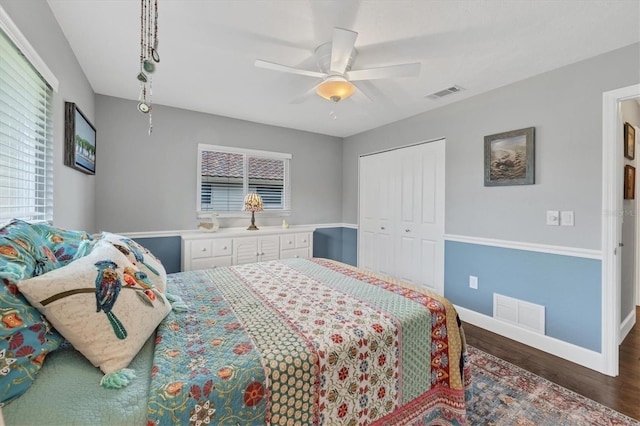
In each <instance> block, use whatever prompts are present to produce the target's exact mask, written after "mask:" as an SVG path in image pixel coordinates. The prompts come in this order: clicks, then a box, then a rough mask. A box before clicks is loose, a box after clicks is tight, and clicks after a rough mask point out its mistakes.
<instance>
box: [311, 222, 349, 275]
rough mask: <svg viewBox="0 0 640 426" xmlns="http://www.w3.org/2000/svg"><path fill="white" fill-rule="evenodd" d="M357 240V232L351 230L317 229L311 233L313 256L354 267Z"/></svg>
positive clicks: (342, 228)
mask: <svg viewBox="0 0 640 426" xmlns="http://www.w3.org/2000/svg"><path fill="white" fill-rule="evenodd" d="M357 240H358V239H357V231H356V230H355V229H352V228H345V227H341V226H340V227H335V228H318V229H316V230H315V232H314V233H313V256H314V257H324V258H327V259H333V260H337V261H339V262H344V263H348V264H350V265H353V266H355V265H356V263H357V248H356V246H357V242H358V241H357Z"/></svg>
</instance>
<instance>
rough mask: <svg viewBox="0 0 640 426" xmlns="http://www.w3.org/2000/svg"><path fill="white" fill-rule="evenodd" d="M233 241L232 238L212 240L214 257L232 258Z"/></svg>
mask: <svg viewBox="0 0 640 426" xmlns="http://www.w3.org/2000/svg"><path fill="white" fill-rule="evenodd" d="M232 241H233V240H232V239H231V238H223V239H218V240H211V255H212V256H231V253H233V242H232Z"/></svg>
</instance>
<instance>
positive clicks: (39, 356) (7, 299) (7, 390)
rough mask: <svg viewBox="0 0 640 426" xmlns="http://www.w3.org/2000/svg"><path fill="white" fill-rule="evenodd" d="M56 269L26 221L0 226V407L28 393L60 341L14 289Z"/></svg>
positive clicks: (51, 256)
mask: <svg viewBox="0 0 640 426" xmlns="http://www.w3.org/2000/svg"><path fill="white" fill-rule="evenodd" d="M57 265H58V261H57V259H56V257H55V256H54V254H53V253H52V251H51V249H49V248H48V246H47V244H46V242H45V241H44V240H43V239H42V238H41V237H40V235H39V234H38V233H37V232H35V230H34V229H33V228H32V225H30V224H29V223H26V222H23V221H20V220H14V221H12V222H11V223H9V224H8V225H6V226H4V227H2V228H0V282H1V284H0V406H2V405H5V404H6V403H7V402H9V401H11V400H13V399H14V398H16V397H18V396H20V395H22V394H23V393H24V392H26V391H27V389H28V388H29V386H30V385H31V383H32V381H33V380H34V378H35V375H36V373H37V372H38V370H39V369H40V367H41V366H42V362H43V360H44V358H45V356H46V355H47V354H48V353H49V352H51V351H53V350H55V349H57V348H58V346H60V343H61V342H62V337H61V336H60V335H59V334H58V333H57V332H56V331H55V330H53V329H52V328H51V326H50V325H49V323H48V322H47V320H46V319H45V318H44V317H43V316H42V314H41V313H40V312H39V311H38V310H37V309H36V308H34V307H32V306H31V305H30V304H29V302H27V300H26V299H25V298H24V297H23V296H22V294H20V293H19V292H18V287H17V284H18V282H19V281H20V280H23V279H26V278H30V277H32V276H36V275H41V274H44V273H45V272H47V271H49V270H52V269H55V268H56V267H57Z"/></svg>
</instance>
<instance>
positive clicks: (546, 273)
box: [445, 241, 602, 352]
mask: <svg viewBox="0 0 640 426" xmlns="http://www.w3.org/2000/svg"><path fill="white" fill-rule="evenodd" d="M601 269H602V263H601V261H600V260H597V259H587V258H581V257H574V256H566V255H558V254H550V253H540V252H534V251H528V250H518V249H508V248H501V247H493V246H486V245H482V244H470V243H463V242H456V241H446V242H445V297H447V298H448V299H449V300H450V301H451V302H453V303H454V304H456V305H458V306H461V307H464V308H467V309H470V310H473V311H476V312H479V313H481V314H484V315H487V316H490V317H491V316H493V293H499V294H502V295H505V296H509V297H513V298H516V299H520V300H524V301H527V302H531V303H537V304H539V305H543V306H545V311H546V312H545V316H546V333H545V334H546V335H547V336H550V337H554V338H557V339H559V340H563V341H565V342H569V343H573V344H575V345H578V346H581V347H583V348H586V349H590V350H593V351H596V352H601V330H602V328H601V318H602V309H601V300H602V299H601V297H602V296H601V277H602V275H601ZM469 275H474V276H476V277H478V289H477V290H474V289H471V288H469Z"/></svg>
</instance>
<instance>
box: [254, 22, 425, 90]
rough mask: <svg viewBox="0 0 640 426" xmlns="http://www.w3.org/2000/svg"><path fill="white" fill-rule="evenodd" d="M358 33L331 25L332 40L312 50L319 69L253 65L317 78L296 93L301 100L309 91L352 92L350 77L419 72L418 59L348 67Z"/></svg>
mask: <svg viewBox="0 0 640 426" xmlns="http://www.w3.org/2000/svg"><path fill="white" fill-rule="evenodd" d="M357 37H358V33H357V32H355V31H350V30H345V29H344V28H337V27H336V28H334V29H333V40H332V41H330V42H327V43H324V44H321V45H320V46H318V47H317V48H316V50H315V55H316V60H317V62H318V67H319V68H320V71H311V70H305V69H300V68H294V67H289V66H287V65H281V64H276V63H273V62H267V61H263V60H261V59H256V61H255V64H254V65H255V66H256V67H260V68H266V69H270V70H273V71H281V72H288V73H291V74H298V75H304V76H307V77H315V78H321V79H322V81H321V82H320V83H318V84H317V85H315V86H314V87H312V88H311V89H310V90H309V91H307V92H306V93H304V94H303V95H302V96H300V97H298V98H297V99H296V100H294V103H295V101H301V100H303V99H305V98H306V97H307V96H309V95H310V94H312V93H313V92H315V93H317V94H318V95H319V96H321V97H323V98H325V99H327V100H331V101H333V102H339V101H341V100H342V99H346V98H348V97H349V96H351V95H353V93H354V92H355V89H356V88H355V86H354V85H353V83H352V82H353V81H361V80H377V79H383V78H397V77H414V76H417V75H418V74H419V73H420V63H419V62H416V63H411V64H398V65H389V66H384V67H379V68H370V69H364V70H353V71H352V70H351V66H352V65H353V62H354V60H355V58H356V56H357V54H358V51H357V50H356V49H355V48H354V45H355V43H356V38H357Z"/></svg>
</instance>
